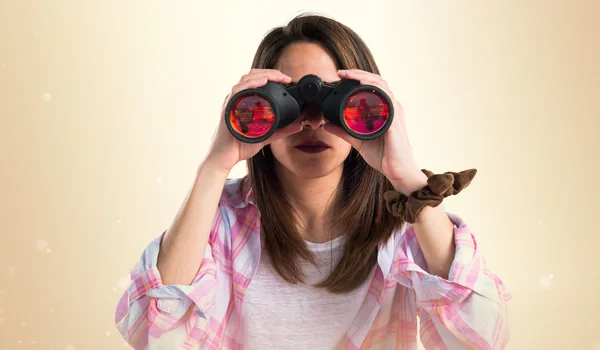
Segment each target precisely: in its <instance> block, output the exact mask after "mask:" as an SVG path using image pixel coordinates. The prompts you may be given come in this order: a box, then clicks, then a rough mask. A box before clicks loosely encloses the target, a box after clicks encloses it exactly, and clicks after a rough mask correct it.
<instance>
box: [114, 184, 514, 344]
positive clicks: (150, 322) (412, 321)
mask: <svg viewBox="0 0 600 350" xmlns="http://www.w3.org/2000/svg"><path fill="white" fill-rule="evenodd" d="M238 184H239V179H228V180H227V182H226V185H225V188H224V191H223V195H222V196H221V200H220V203H219V210H218V211H217V215H216V217H215V221H214V225H213V229H212V231H211V234H210V238H209V244H208V245H207V248H206V251H205V254H204V260H203V261H202V265H201V268H200V270H199V271H198V273H197V275H196V277H195V279H194V281H193V282H192V284H191V285H163V283H162V282H161V277H160V273H159V271H158V269H157V268H156V262H157V257H158V252H159V249H160V243H161V240H162V237H163V236H164V232H163V233H162V234H161V235H160V236H158V237H156V238H155V239H154V240H153V241H152V242H151V243H150V244H149V245H148V247H147V248H146V249H145V250H144V251H143V253H142V256H141V258H140V260H139V261H138V263H137V264H136V265H135V267H134V268H133V270H132V271H131V274H130V276H131V283H130V285H129V287H128V288H127V290H126V291H125V293H124V295H123V296H122V297H121V299H120V301H119V303H118V306H117V310H116V325H117V328H118V330H119V332H120V333H121V335H122V336H123V338H124V339H125V340H126V341H127V342H128V343H129V344H130V345H131V346H133V348H135V349H191V348H198V349H243V348H244V344H243V342H244V338H245V334H244V324H243V322H242V320H243V308H242V306H243V303H244V293H245V291H246V288H247V287H248V285H249V283H250V280H251V279H252V276H253V274H254V272H255V270H256V269H257V267H258V264H259V257H260V250H261V244H260V237H259V234H260V227H259V225H260V220H259V213H258V209H257V208H256V206H255V205H254V204H253V202H252V198H251V191H248V192H247V193H246V195H245V198H241V197H240V196H239V195H238V194H237V188H238ZM448 216H449V217H450V219H451V220H452V221H453V222H454V225H455V228H454V237H455V241H456V255H455V258H454V262H453V263H452V268H451V270H450V276H449V277H448V279H447V280H446V279H443V278H440V277H438V276H434V275H431V274H429V273H428V272H427V271H426V270H425V269H424V267H425V266H426V264H425V260H424V257H423V254H422V252H421V250H420V248H419V244H418V242H417V240H416V238H415V232H414V230H413V227H412V225H410V224H405V225H404V226H403V227H402V229H401V230H400V232H397V233H396V234H394V235H393V236H392V237H391V238H390V240H389V241H388V242H387V244H385V245H383V246H382V247H381V248H380V251H379V257H378V266H377V270H376V273H375V276H374V278H373V280H372V281H371V285H370V289H369V292H368V294H367V296H366V297H365V300H364V302H363V303H362V305H361V307H360V309H359V312H358V314H357V316H356V318H355V319H354V321H353V323H352V326H351V327H350V328H349V329H348V331H347V332H346V334H345V336H344V337H343V338H342V339H341V340H340V343H339V344H340V345H339V348H341V349H417V329H419V336H420V339H421V342H422V343H423V345H424V346H425V348H426V349H503V348H505V347H506V345H507V343H508V340H509V327H508V319H507V308H506V302H507V301H508V300H509V299H510V293H509V292H507V291H506V289H505V287H504V285H503V283H502V281H501V280H500V278H498V277H497V276H496V275H494V274H493V273H492V272H491V271H489V270H488V269H487V267H486V263H485V261H484V258H483V257H482V256H481V253H480V252H479V250H478V249H477V244H476V242H475V239H474V237H473V235H472V234H471V232H470V231H469V228H468V226H467V225H466V224H465V223H464V222H463V221H462V219H461V218H459V217H458V216H456V215H454V214H450V213H448Z"/></svg>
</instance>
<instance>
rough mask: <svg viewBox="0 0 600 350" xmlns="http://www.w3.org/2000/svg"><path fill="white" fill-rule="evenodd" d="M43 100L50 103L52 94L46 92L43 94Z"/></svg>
mask: <svg viewBox="0 0 600 350" xmlns="http://www.w3.org/2000/svg"><path fill="white" fill-rule="evenodd" d="M43 98H44V101H46V102H50V100H52V94H51V93H49V92H46V93H44V95H43Z"/></svg>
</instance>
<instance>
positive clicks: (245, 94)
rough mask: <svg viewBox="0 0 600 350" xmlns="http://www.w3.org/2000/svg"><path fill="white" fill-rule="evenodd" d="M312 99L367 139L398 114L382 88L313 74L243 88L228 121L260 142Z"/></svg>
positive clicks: (245, 137)
mask: <svg viewBox="0 0 600 350" xmlns="http://www.w3.org/2000/svg"><path fill="white" fill-rule="evenodd" d="M309 104H316V105H318V106H319V107H320V109H321V111H322V113H323V116H324V117H325V119H326V120H327V121H328V122H331V123H333V124H337V125H340V126H341V127H343V128H344V130H346V132H347V133H348V134H350V135H351V136H353V137H355V138H357V139H362V140H371V139H375V138H378V137H380V136H381V135H383V134H384V133H385V132H386V131H387V130H388V129H389V127H390V125H391V123H392V120H393V105H392V101H391V100H390V98H389V96H388V95H387V94H386V93H385V92H384V91H383V90H381V89H380V88H378V87H376V86H372V85H361V84H360V82H359V81H357V80H352V79H342V80H340V81H338V82H335V83H327V82H323V80H322V79H321V78H319V77H318V76H316V75H312V74H310V75H306V76H304V77H302V78H301V79H300V80H299V81H298V82H297V83H292V84H287V85H286V84H282V83H276V82H271V81H269V82H267V84H266V85H264V86H262V87H259V88H254V89H246V90H243V91H240V92H238V93H237V94H235V95H234V96H232V98H231V99H230V100H229V102H228V104H227V107H226V109H225V119H226V120H225V121H226V124H227V127H228V128H229V131H230V132H231V133H232V134H233V136H235V137H236V138H237V139H238V140H240V141H242V142H247V143H258V142H262V141H264V140H266V139H267V138H269V137H270V136H271V135H273V133H274V132H275V131H276V130H277V129H279V128H282V127H284V126H286V125H289V124H290V123H292V122H293V121H294V120H296V118H298V116H299V115H300V114H301V113H302V111H303V109H304V108H305V107H306V106H307V105H309Z"/></svg>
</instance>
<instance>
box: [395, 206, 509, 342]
mask: <svg viewBox="0 0 600 350" xmlns="http://www.w3.org/2000/svg"><path fill="white" fill-rule="evenodd" d="M447 214H448V216H449V218H450V219H451V221H452V222H453V223H454V240H455V243H456V252H455V257H454V261H453V263H452V266H451V269H450V273H449V276H448V278H447V279H444V278H442V277H439V276H435V275H431V274H430V273H428V272H427V271H426V263H425V259H424V256H423V253H422V251H421V249H420V247H419V244H418V242H417V239H416V235H415V232H414V228H413V226H412V225H408V226H407V228H406V230H405V231H404V233H403V234H402V236H401V237H400V239H399V242H398V244H397V246H396V253H395V254H396V256H395V259H394V267H393V273H394V274H395V277H396V278H397V280H398V282H399V283H400V284H402V285H404V286H406V287H408V288H412V289H414V291H415V294H416V297H417V303H418V305H417V307H418V309H419V314H420V325H421V327H420V329H421V330H420V337H421V340H422V342H423V345H424V346H425V347H426V348H427V349H429V348H432V349H438V348H450V349H467V348H468V349H471V348H475V349H503V348H505V347H506V345H507V343H508V340H509V327H508V315H507V307H506V304H507V301H508V300H510V298H511V295H510V293H509V292H508V291H507V290H506V288H505V286H504V284H503V282H502V281H501V279H500V278H499V277H498V276H496V275H495V274H494V273H492V272H491V271H490V270H489V269H488V268H487V266H486V262H485V259H484V258H483V256H482V254H481V251H480V250H479V249H478V248H477V242H476V240H475V237H474V236H473V234H472V233H471V231H470V229H469V227H468V226H467V224H466V223H465V222H464V221H463V220H462V219H461V218H460V217H458V216H456V215H454V214H451V213H447Z"/></svg>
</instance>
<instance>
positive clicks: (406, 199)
mask: <svg viewBox="0 0 600 350" xmlns="http://www.w3.org/2000/svg"><path fill="white" fill-rule="evenodd" d="M422 171H423V173H425V175H427V186H425V187H423V188H422V189H420V190H418V191H415V192H413V193H411V194H410V196H406V195H404V194H403V193H400V192H397V191H387V192H385V193H384V194H383V199H384V200H385V203H386V207H387V210H388V211H389V212H390V213H392V215H394V216H396V217H401V218H402V219H403V220H404V221H406V222H408V223H411V224H412V223H414V222H415V221H417V217H418V216H419V214H420V213H421V211H422V210H423V208H425V207H426V206H430V207H437V206H438V205H440V204H441V203H442V201H443V200H444V198H446V197H448V196H452V195H456V194H458V193H460V191H462V190H463V189H464V188H465V187H467V186H469V184H470V183H471V180H473V178H474V177H475V174H476V173H477V169H469V170H463V171H461V172H459V173H455V172H450V171H448V172H445V173H443V174H434V173H432V172H431V171H429V170H427V169H423V170H422Z"/></svg>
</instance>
